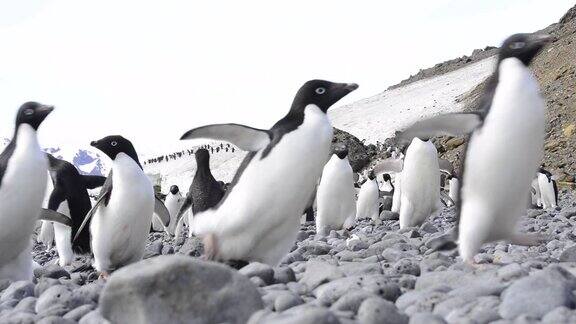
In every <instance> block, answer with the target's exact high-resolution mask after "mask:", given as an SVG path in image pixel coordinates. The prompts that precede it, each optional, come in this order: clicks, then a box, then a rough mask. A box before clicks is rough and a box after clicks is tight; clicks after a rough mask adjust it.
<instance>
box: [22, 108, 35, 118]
mask: <svg viewBox="0 0 576 324" xmlns="http://www.w3.org/2000/svg"><path fill="white" fill-rule="evenodd" d="M24 115H26V116H32V115H34V109H32V108H28V109H26V110H24Z"/></svg>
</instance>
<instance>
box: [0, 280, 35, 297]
mask: <svg viewBox="0 0 576 324" xmlns="http://www.w3.org/2000/svg"><path fill="white" fill-rule="evenodd" d="M29 296H34V284H32V283H31V282H29V281H15V282H13V283H12V284H10V286H8V288H6V289H5V290H4V291H3V292H2V297H0V302H5V301H7V300H11V299H15V300H21V299H23V298H25V297H29Z"/></svg>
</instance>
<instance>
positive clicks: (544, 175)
mask: <svg viewBox="0 0 576 324" xmlns="http://www.w3.org/2000/svg"><path fill="white" fill-rule="evenodd" d="M538 187H539V189H540V190H538V192H539V193H540V201H541V203H542V208H544V209H548V208H556V207H558V186H557V184H556V180H554V179H552V173H550V172H549V171H546V170H545V169H544V168H540V169H539V170H538Z"/></svg>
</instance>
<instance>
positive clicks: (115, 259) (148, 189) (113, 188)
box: [75, 135, 170, 278]
mask: <svg viewBox="0 0 576 324" xmlns="http://www.w3.org/2000/svg"><path fill="white" fill-rule="evenodd" d="M91 145H92V146H93V147H95V148H97V149H99V150H100V151H102V152H103V153H104V154H106V155H107V156H108V157H110V158H111V159H112V169H111V170H110V174H109V175H108V178H107V179H106V182H105V183H104V186H103V187H102V189H101V191H100V195H99V196H98V200H97V202H96V204H95V205H94V207H93V208H92V209H91V210H90V212H89V213H88V215H87V216H86V218H85V219H84V222H83V223H82V226H81V228H80V229H79V233H81V231H82V229H83V228H84V227H85V226H86V224H87V223H88V222H90V234H91V237H92V240H91V243H92V252H93V253H94V268H95V269H96V270H97V271H99V272H100V275H101V276H102V277H104V278H106V277H107V276H108V274H109V272H110V271H113V270H115V269H118V268H120V267H122V266H124V265H127V264H130V263H133V262H136V261H139V260H140V259H142V256H143V255H144V248H145V246H146V239H147V238H148V232H149V230H150V224H151V222H152V214H153V213H154V212H156V214H157V215H158V216H159V217H160V218H161V219H162V222H163V224H164V226H168V224H169V222H170V214H169V212H168V210H167V209H166V207H165V206H164V204H163V203H162V201H160V200H159V199H158V198H156V197H155V195H154V189H153V187H152V184H151V183H150V180H149V179H148V177H147V176H146V174H144V171H143V170H142V166H141V165H140V161H139V159H138V155H137V153H136V150H135V149H134V146H133V145H132V143H131V142H130V141H129V140H127V139H125V138H124V137H122V136H117V135H116V136H107V137H104V138H102V139H101V140H98V141H94V142H92V143H91ZM92 218H93V219H92ZM77 239H78V235H76V237H75V240H77Z"/></svg>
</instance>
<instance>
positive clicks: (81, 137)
mask: <svg viewBox="0 0 576 324" xmlns="http://www.w3.org/2000/svg"><path fill="white" fill-rule="evenodd" d="M573 5H574V0H506V1H503V0H482V1H479V0H434V1H430V0H421V1H419V0H412V1H382V0H374V1H371V0H363V1H345V0H314V1H310V0H290V1H282V2H280V1H270V0H261V1H255V0H243V1H233V0H230V1H189V0H166V1H157V0H155V1H148V0H133V1H132V0H130V1H128V0H122V1H118V0H115V1H114V0H99V1H80V0H26V1H21V0H0V45H1V50H0V113H1V116H2V118H1V119H0V136H5V137H10V136H11V134H12V132H13V119H14V114H15V111H16V109H17V108H18V106H19V105H20V104H21V103H23V102H25V101H29V100H36V101H40V102H42V103H46V104H53V105H55V106H56V110H55V112H54V113H53V114H52V116H50V117H49V119H48V120H47V122H46V123H45V124H44V125H43V126H42V130H41V139H42V140H41V141H42V143H43V144H45V145H51V146H57V145H62V146H64V145H85V144H87V143H89V142H90V141H92V140H95V139H99V138H101V137H103V136H106V135H109V134H122V135H124V136H126V137H127V138H129V139H131V140H132V141H133V142H134V143H135V145H136V148H137V149H138V150H141V151H149V150H153V149H156V148H158V147H161V146H162V145H164V144H165V143H166V142H167V141H169V142H170V143H172V142H175V141H177V139H178V138H179V137H180V135H181V134H182V133H183V132H184V131H186V130H188V129H190V128H193V127H196V126H200V125H203V124H207V123H220V122H237V123H244V124H248V125H251V126H254V127H261V128H268V127H270V126H271V125H272V124H273V123H274V122H275V121H276V120H278V119H279V118H281V117H282V116H283V115H284V114H285V113H286V112H287V110H288V109H289V107H290V104H291V101H292V98H293V95H294V93H295V92H296V90H297V89H298V88H299V87H300V85H301V84H302V83H303V82H305V81H307V80H309V79H313V78H324V79H328V80H331V81H339V82H356V83H358V84H360V89H359V90H357V91H356V92H355V93H353V94H351V95H350V96H349V97H347V98H345V99H344V100H342V101H341V102H340V103H339V104H345V103H349V102H352V101H356V100H358V99H361V98H364V97H368V96H372V95H375V94H377V93H379V92H381V91H383V90H384V89H385V88H386V87H387V86H389V85H392V84H395V83H397V82H398V81H400V80H402V79H405V78H406V77H408V76H409V75H410V74H414V73H416V72H417V71H418V70H419V69H421V68H426V67H429V66H432V65H434V64H435V63H438V62H441V61H444V60H446V59H451V58H454V57H458V56H461V55H464V54H470V53H471V52H472V50H473V49H475V48H479V47H484V46H486V45H498V44H499V43H500V42H501V41H502V40H503V39H504V38H505V37H506V36H508V35H510V34H513V33H515V32H529V31H534V30H537V29H541V28H544V27H546V26H548V25H549V24H551V23H553V22H557V21H558V20H559V19H560V17H561V16H562V15H563V14H564V13H565V12H566V11H567V10H568V9H569V8H570V7H571V6H573ZM368 118H369V117H368Z"/></svg>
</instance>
